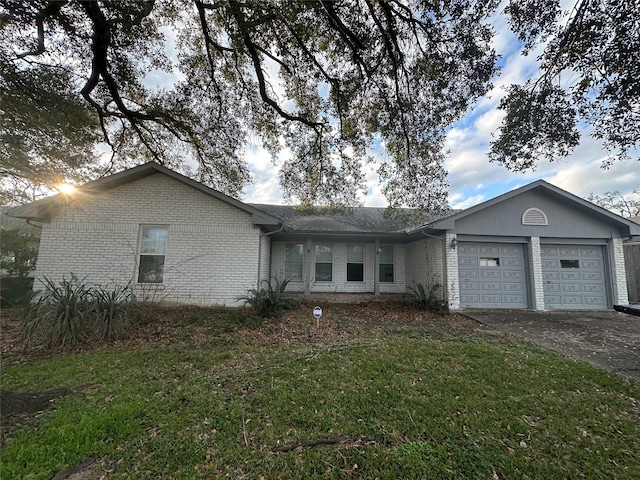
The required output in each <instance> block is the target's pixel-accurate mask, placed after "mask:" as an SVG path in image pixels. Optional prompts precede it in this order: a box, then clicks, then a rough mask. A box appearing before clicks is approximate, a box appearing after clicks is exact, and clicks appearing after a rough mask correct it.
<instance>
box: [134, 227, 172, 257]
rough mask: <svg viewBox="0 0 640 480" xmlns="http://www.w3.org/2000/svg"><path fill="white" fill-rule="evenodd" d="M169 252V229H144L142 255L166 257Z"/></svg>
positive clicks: (141, 246)
mask: <svg viewBox="0 0 640 480" xmlns="http://www.w3.org/2000/svg"><path fill="white" fill-rule="evenodd" d="M166 250H167V228H166V227H145V228H143V229H142V244H141V245H140V253H142V254H148V255H165V253H166Z"/></svg>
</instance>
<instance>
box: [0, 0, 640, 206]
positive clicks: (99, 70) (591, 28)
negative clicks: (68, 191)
mask: <svg viewBox="0 0 640 480" xmlns="http://www.w3.org/2000/svg"><path fill="white" fill-rule="evenodd" d="M558 2H559V0H517V1H516V0H513V1H512V2H511V3H510V4H509V7H508V9H507V12H506V13H507V14H508V15H510V18H511V24H512V27H513V29H514V31H516V32H518V34H519V36H520V39H521V40H522V42H523V44H524V45H525V47H526V48H533V46H534V45H535V44H536V42H538V41H540V40H545V39H548V40H549V43H548V46H547V50H546V51H545V54H544V56H543V72H542V76H541V77H540V79H537V80H535V81H531V82H529V83H528V84H526V85H523V86H518V87H516V86H514V87H512V90H510V92H509V95H508V96H507V97H506V99H505V101H504V102H503V107H504V108H505V109H506V110H507V116H506V117H505V122H504V123H503V126H502V131H501V132H502V133H501V136H500V137H498V139H497V140H496V141H495V142H494V143H493V146H492V152H491V158H492V159H493V160H497V161H500V162H503V163H505V164H506V165H507V166H508V167H510V168H515V169H522V168H528V167H531V166H533V164H534V163H535V161H536V160H537V159H538V158H545V155H547V156H549V155H553V156H555V155H562V154H566V153H567V152H568V151H570V149H571V148H572V147H573V146H574V145H575V144H576V143H577V133H576V132H575V122H576V119H578V118H582V119H584V120H585V121H588V122H591V123H592V124H593V125H594V132H595V133H594V135H596V136H598V135H599V136H600V138H603V139H604V140H605V143H607V144H608V145H610V146H612V147H616V148H618V149H619V151H620V152H622V153H621V154H620V155H621V156H625V155H627V152H629V150H630V149H631V148H632V147H633V148H637V146H638V143H637V142H638V128H639V125H638V124H639V123H640V122H638V118H637V117H638V115H639V112H640V110H639V107H638V95H637V94H638V81H639V80H638V79H639V78H640V75H638V68H640V61H635V63H632V62H630V60H631V59H634V58H635V59H636V60H637V58H636V56H637V55H638V51H639V50H640V49H638V48H637V47H638V38H637V36H638V28H637V26H638V25H637V19H636V17H637V15H636V14H635V12H636V10H633V8H634V5H633V4H634V3H636V4H637V1H635V2H633V1H632V2H622V1H613V0H607V1H605V0H603V1H594V0H581V1H580V2H579V3H578V6H577V7H576V10H575V11H574V13H573V16H572V17H571V20H570V21H569V23H568V24H567V26H563V24H562V23H561V21H562V20H561V17H560V15H559V5H558ZM499 4H500V2H499V1H498V0H484V1H477V0H451V1H435V0H309V1H284V0H265V1H257V0H244V1H238V0H219V1H216V0H209V1H205V0H146V1H139V2H130V1H118V0H100V1H78V0H62V1H47V0H34V1H31V2H23V1H22V0H5V1H4V2H3V7H1V8H2V9H1V10H0V69H1V70H0V72H1V78H0V88H1V89H2V91H3V98H2V103H1V104H0V109H1V110H2V112H1V115H0V136H1V137H2V142H3V145H4V146H6V148H3V149H2V150H1V151H0V160H1V162H2V173H3V176H4V177H5V180H4V181H3V182H2V188H3V195H5V196H6V195H7V194H9V195H10V194H11V193H12V192H11V191H10V190H13V194H14V199H15V192H17V191H23V190H24V189H23V188H22V187H23V186H24V185H29V186H31V187H34V186H35V187H36V188H37V187H38V186H39V185H45V184H50V183H51V182H52V181H54V180H56V179H58V178H62V177H67V178H77V179H86V178H93V177H95V176H98V175H102V174H105V173H108V172H109V171H113V170H115V169H119V168H121V167H124V166H130V165H133V164H138V163H140V162H142V161H146V160H154V161H157V162H159V163H161V164H164V165H166V166H168V167H171V168H176V169H178V170H180V171H182V172H184V173H186V174H188V175H190V176H192V177H193V178H195V179H196V180H199V181H202V182H204V183H206V184H208V185H211V186H213V187H214V188H216V189H218V190H221V191H223V192H225V193H227V194H230V195H233V196H238V195H239V194H240V192H241V190H242V188H243V186H244V185H245V184H246V183H247V182H249V181H250V180H251V174H250V171H249V168H248V165H247V163H246V161H245V159H244V148H245V145H246V143H247V141H249V140H250V139H252V138H255V136H258V137H259V139H260V141H261V142H262V144H263V145H264V146H265V147H266V148H267V150H268V151H269V152H270V153H271V154H272V156H274V158H275V157H276V156H277V155H278V153H279V152H281V151H283V150H284V149H289V150H290V152H291V154H290V155H287V156H286V157H285V158H286V159H285V160H284V162H283V164H282V166H281V168H280V172H279V178H280V184H281V186H282V189H283V191H284V193H285V196H286V197H288V198H289V199H290V200H292V201H294V202H299V203H302V204H306V205H310V204H325V205H353V204H355V203H357V199H358V195H359V194H360V193H363V191H364V189H365V188H366V185H365V174H364V167H365V166H366V164H367V163H368V162H370V161H371V158H370V157H369V151H370V148H371V147H372V146H381V147H383V148H384V151H385V158H384V160H383V162H382V164H381V165H380V167H379V170H378V174H379V178H380V181H381V183H382V185H383V187H384V188H383V191H384V193H385V195H386V197H387V199H388V201H389V204H390V206H408V207H426V208H430V209H440V208H445V207H446V189H447V181H446V172H445V170H444V167H443V162H444V159H445V157H446V153H445V152H444V151H443V147H444V139H445V135H446V131H447V128H448V127H450V126H451V125H453V124H454V123H455V122H456V121H457V120H458V119H460V118H461V117H462V116H463V115H464V114H465V113H466V112H467V111H468V109H469V108H470V106H471V105H473V103H474V102H475V101H476V100H477V99H478V98H480V97H481V96H483V95H485V94H486V93H487V91H488V90H489V88H490V87H491V80H492V78H494V76H495V75H496V73H497V71H498V67H497V61H498V56H497V55H496V52H495V51H494V50H493V49H492V47H491V39H492V36H493V35H494V32H493V30H492V28H491V27H490V26H489V23H488V21H487V20H488V19H489V18H490V17H491V16H492V15H494V14H496V11H497V8H498V6H499ZM636 6H637V5H636ZM605 7H607V8H605ZM625 9H628V11H629V12H630V14H629V15H628V17H624V16H623V13H624V10H625ZM601 10H606V15H604V16H602V18H601V19H600V21H599V23H598V20H597V14H599V13H600V12H601ZM634 22H635V23H634ZM611 38H614V39H615V40H614V41H611V40H610V39H611ZM634 46H635V50H633V48H634ZM625 49H626V50H625ZM567 70H572V71H575V72H576V74H577V75H578V79H579V81H577V82H575V84H574V85H573V86H570V87H568V86H567V85H565V83H564V82H563V81H562V74H563V72H565V71H567ZM632 74H633V75H632ZM634 75H635V76H634ZM159 79H161V80H159ZM580 95H582V96H580ZM576 99H583V101H582V103H580V102H578V101H576ZM552 118H553V120H554V122H553V123H550V121H551V119H552ZM614 127H615V128H614ZM101 152H106V156H107V159H108V160H107V161H104V160H100V158H101V157H99V154H100V153H101ZM188 164H192V165H196V166H195V167H194V168H193V169H192V170H191V169H190V168H189V167H188ZM5 198H6V197H5ZM22 200H26V199H22Z"/></svg>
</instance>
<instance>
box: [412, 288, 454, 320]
mask: <svg viewBox="0 0 640 480" xmlns="http://www.w3.org/2000/svg"><path fill="white" fill-rule="evenodd" d="M409 290H411V292H412V293H413V295H414V302H415V303H416V305H417V306H418V307H419V308H422V309H425V310H430V311H432V312H437V313H449V303H448V302H447V301H446V300H444V299H443V298H442V285H440V284H439V283H435V284H433V285H432V286H431V287H430V288H429V293H427V291H426V289H425V287H424V285H422V284H421V283H419V284H417V285H416V288H411V287H409Z"/></svg>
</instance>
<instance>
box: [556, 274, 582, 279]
mask: <svg viewBox="0 0 640 480" xmlns="http://www.w3.org/2000/svg"><path fill="white" fill-rule="evenodd" d="M581 278H582V275H581V274H580V272H560V279H561V280H567V281H572V280H580V279H581Z"/></svg>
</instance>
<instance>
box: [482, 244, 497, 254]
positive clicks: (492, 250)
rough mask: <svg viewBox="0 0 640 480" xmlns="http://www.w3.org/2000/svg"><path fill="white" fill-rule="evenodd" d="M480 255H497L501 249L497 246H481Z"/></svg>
mask: <svg viewBox="0 0 640 480" xmlns="http://www.w3.org/2000/svg"><path fill="white" fill-rule="evenodd" d="M478 252H479V253H480V255H497V254H498V253H500V249H499V248H498V247H497V246H488V245H480V246H479V247H478Z"/></svg>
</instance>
